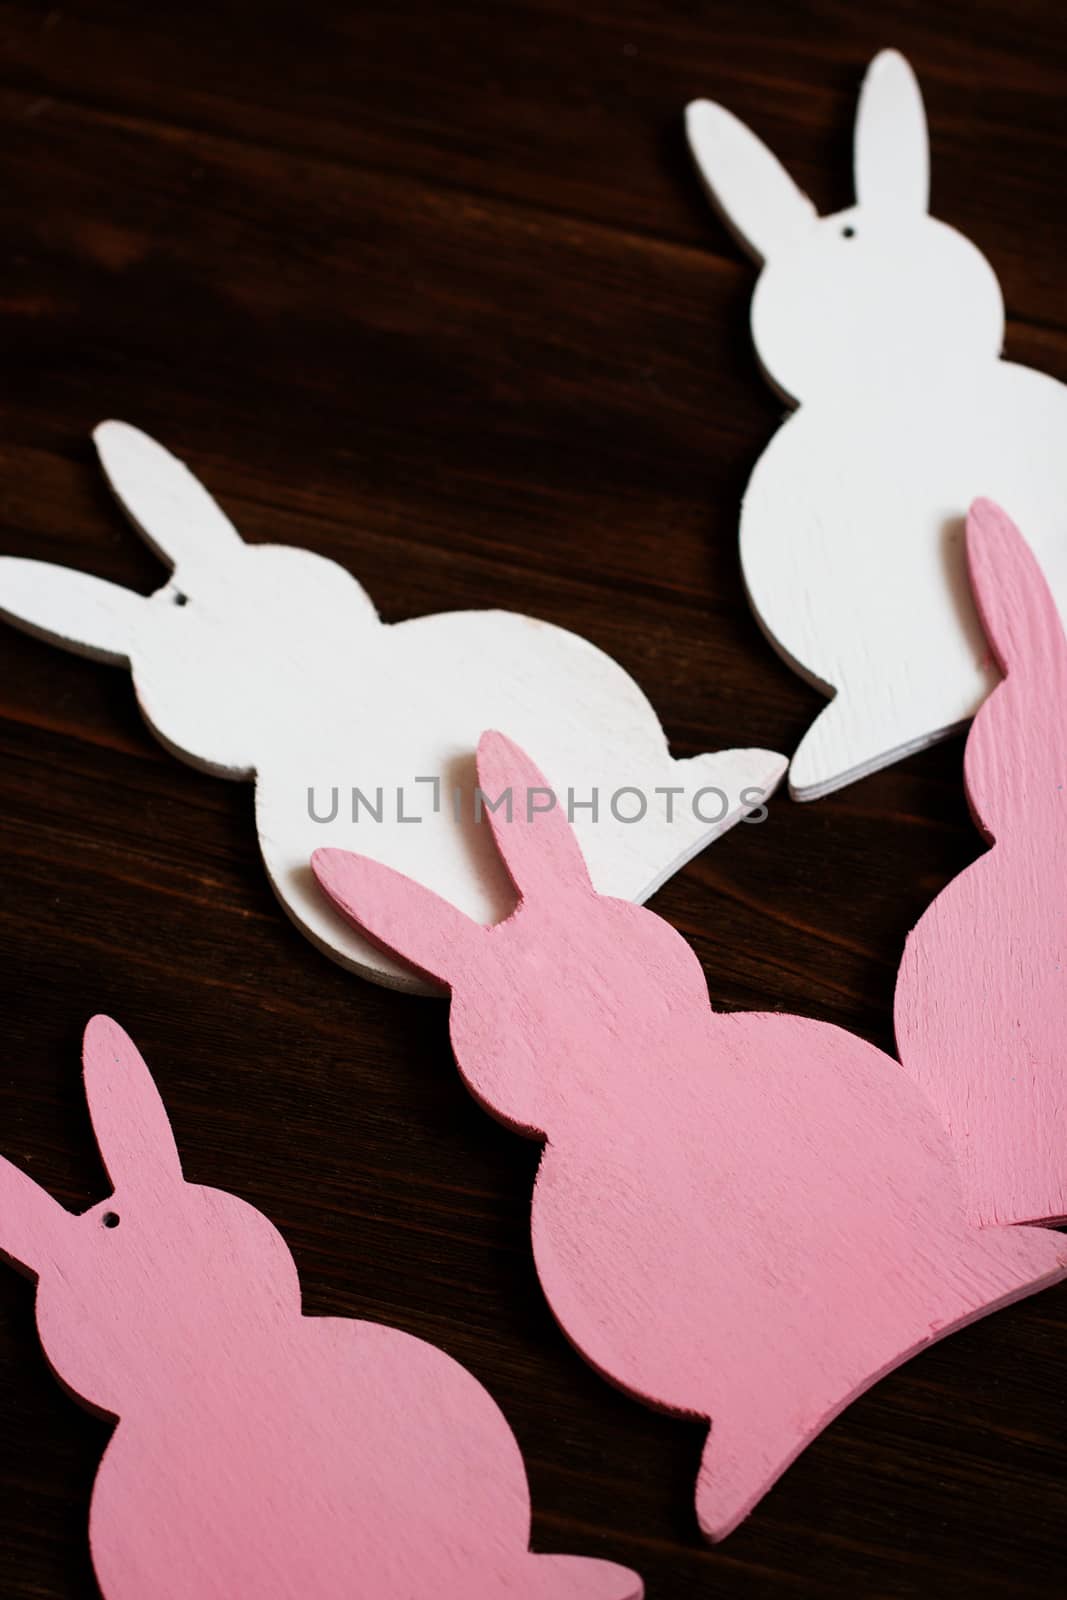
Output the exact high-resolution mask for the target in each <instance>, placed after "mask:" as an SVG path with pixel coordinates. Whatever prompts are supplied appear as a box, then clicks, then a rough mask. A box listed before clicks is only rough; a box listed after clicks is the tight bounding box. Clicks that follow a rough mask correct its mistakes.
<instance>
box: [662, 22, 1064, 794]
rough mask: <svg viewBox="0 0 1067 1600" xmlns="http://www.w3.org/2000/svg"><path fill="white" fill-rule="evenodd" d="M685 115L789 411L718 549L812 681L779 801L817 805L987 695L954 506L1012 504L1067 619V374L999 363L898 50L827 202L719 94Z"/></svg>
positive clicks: (763, 355)
mask: <svg viewBox="0 0 1067 1600" xmlns="http://www.w3.org/2000/svg"><path fill="white" fill-rule="evenodd" d="M989 92H990V94H993V95H995V93H996V85H995V84H990V86H989ZM686 121H687V128H688V133H689V140H690V144H691V147H692V150H693V154H694V157H695V159H696V161H697V165H698V167H699V169H700V171H701V173H702V175H703V177H704V180H705V182H706V183H707V185H708V189H709V192H710V194H711V195H712V198H713V200H714V201H715V203H716V206H717V207H718V208H719V210H720V211H721V212H722V213H723V214H724V215H725V217H726V219H727V221H728V223H729V224H730V225H731V226H732V227H733V228H734V229H735V231H736V232H737V233H738V235H739V236H740V237H741V238H742V239H743V240H745V242H746V243H747V245H748V247H749V249H750V250H751V252H752V254H753V255H754V256H755V257H756V259H757V261H758V262H759V263H760V272H759V277H758V281H757V283H756V286H755V289H754V292H753V296H752V307H751V314H750V323H751V330H752V342H753V345H754V348H755V354H756V357H757V359H758V361H759V363H760V365H761V367H762V369H763V371H764V373H765V374H766V376H767V378H768V380H769V381H770V383H771V384H772V386H773V387H774V388H775V389H776V391H777V392H778V393H780V394H781V395H782V396H783V397H785V398H786V399H787V400H790V401H791V402H792V403H793V404H794V405H795V406H796V410H795V412H794V414H793V415H792V416H791V417H789V418H788V420H787V421H786V422H785V423H784V424H783V425H782V427H781V428H779V430H778V432H777V433H776V434H775V435H774V437H773V438H772V440H771V441H770V443H769V444H768V446H767V448H766V450H765V451H764V453H763V455H762V456H761V457H760V459H759V461H758V463H757V464H756V467H755V469H754V471H753V473H752V477H751V479H750V480H749V484H748V487H747V489H746V490H745V495H744V500H743V503H742V509H741V521H740V548H741V565H742V569H743V572H744V579H745V588H746V590H747V592H748V595H749V598H750V599H751V601H752V605H753V607H754V609H755V612H756V615H757V617H758V618H759V621H760V624H761V626H762V628H763V629H764V631H765V633H766V635H767V637H768V639H769V640H770V641H771V642H772V643H773V644H774V645H775V647H776V648H777V649H778V651H779V652H780V654H781V655H782V657H783V658H784V660H786V661H787V662H788V663H789V664H790V665H791V666H793V667H794V668H795V669H796V671H798V672H799V673H800V675H801V676H802V677H803V678H805V679H806V680H807V681H808V682H809V683H811V684H813V685H814V686H815V687H817V688H822V689H823V690H824V692H825V693H827V694H829V695H830V696H831V700H830V704H829V705H828V706H827V707H826V708H825V709H824V710H823V711H821V712H820V713H819V715H818V716H817V717H816V719H815V721H814V722H813V723H812V725H811V727H810V728H809V729H808V731H807V732H806V733H805V735H804V737H803V739H802V740H801V742H800V744H799V745H798V746H797V749H796V750H795V752H794V754H793V758H792V761H791V762H790V766H789V787H790V791H791V793H792V794H793V796H794V797H795V798H796V799H798V800H817V799H819V798H820V797H821V796H822V795H826V794H830V793H831V792H832V791H833V790H834V789H838V788H840V787H842V785H844V784H847V783H851V782H854V781H855V780H856V779H858V778H862V777H865V776H867V775H868V774H869V773H871V772H876V771H877V770H878V769H879V768H880V767H883V766H886V765H887V764H889V763H890V762H892V761H896V760H899V759H900V758H901V756H904V755H908V754H911V753H913V752H915V751H917V750H921V749H923V748H925V747H926V746H927V745H929V744H932V743H934V742H936V741H937V740H938V739H943V738H944V737H945V736H946V735H947V734H949V733H951V732H953V730H955V729H957V728H959V727H961V726H963V724H964V723H966V721H967V720H968V718H969V717H971V716H972V715H973V714H974V712H975V711H976V710H977V708H978V707H979V706H980V705H981V703H982V700H983V699H984V698H985V696H986V694H987V693H988V692H989V690H990V689H991V688H992V686H993V683H994V682H995V674H994V671H993V669H992V667H991V665H990V662H989V653H988V650H987V649H986V642H985V638H984V636H983V634H982V629H981V626H980V624H979V622H978V618H977V615H976V612H975V608H974V601H973V599H972V596H971V592H970V586H969V584H968V582H967V570H966V560H965V557H964V550H963V539H962V532H963V521H964V518H965V516H966V513H967V508H968V506H969V505H970V504H971V502H972V500H974V499H976V498H978V497H979V496H981V495H985V496H988V497H990V498H993V499H997V500H999V501H1000V502H1001V503H1002V504H1004V505H1010V506H1013V507H1014V508H1015V514H1016V515H1017V516H1019V517H1020V518H1022V519H1023V520H1024V522H1025V525H1026V527H1027V528H1028V529H1029V530H1030V532H1029V537H1030V541H1031V543H1032V545H1033V547H1034V550H1035V552H1036V553H1037V555H1038V558H1039V560H1040V562H1041V565H1042V567H1043V569H1044V571H1045V573H1046V575H1047V577H1048V580H1049V583H1050V585H1051V587H1052V592H1053V594H1054V595H1055V596H1056V599H1057V602H1058V603H1059V605H1060V606H1061V608H1062V610H1063V614H1064V615H1065V616H1067V448H1065V446H1067V386H1065V385H1064V384H1062V383H1059V382H1057V381H1056V380H1055V379H1054V378H1051V377H1049V376H1048V375H1047V374H1046V373H1043V372H1035V371H1033V370H1031V369H1030V368H1028V367H1026V366H1023V365H1021V364H1019V363H1017V362H1013V361H1010V360H1008V361H1005V360H1002V359H1001V356H1002V351H1003V346H1004V304H1003V298H1002V295H1001V289H1000V284H999V283H998V281H997V277H996V271H995V264H991V263H990V262H989V261H988V260H987V259H986V258H985V257H984V256H983V255H982V253H981V251H980V250H978V249H976V248H975V246H974V244H973V243H972V242H971V241H970V240H969V239H968V238H966V237H965V236H964V235H963V234H962V233H960V232H959V230H958V229H955V228H952V227H949V226H947V225H946V224H945V222H944V221H942V220H941V219H940V214H939V211H938V209H937V208H935V209H934V210H933V211H931V210H929V209H928V201H929V192H930V162H929V153H928V134H927V127H926V118H925V114H924V108H923V101H922V93H921V90H920V88H919V84H918V82H917V81H916V78H915V74H914V72H913V71H912V69H911V67H910V66H909V64H908V62H907V61H906V59H905V58H904V56H903V55H901V54H900V52H899V51H896V50H883V51H880V52H879V54H878V55H877V56H876V57H875V58H874V60H873V61H872V63H871V65H870V67H869V68H868V70H867V73H866V76H865V77H864V79H863V86H862V89H861V90H860V94H859V104H858V107H857V110H856V121H855V133H854V167H855V203H854V204H852V205H850V206H848V207H847V208H846V209H845V210H841V211H834V212H832V213H831V214H830V215H829V216H822V217H820V216H818V215H817V214H816V212H815V210H814V207H813V206H812V203H811V201H810V200H809V199H808V197H807V196H806V195H804V194H803V193H802V192H801V191H800V189H799V188H798V187H797V185H796V184H795V183H794V181H793V179H792V178H791V177H790V176H789V174H788V173H787V172H786V170H785V168H784V167H783V166H782V165H780V163H779V161H778V160H777V159H776V157H775V155H774V154H773V153H772V152H771V151H770V150H769V149H768V148H767V147H766V146H765V145H764V144H763V143H762V141H761V140H760V139H759V138H758V137H757V136H756V135H755V134H754V133H753V132H752V131H751V130H750V129H748V128H747V127H746V126H745V124H744V123H743V122H741V121H739V120H738V118H736V117H735V116H733V115H732V113H731V112H730V111H728V110H727V109H726V108H724V107H723V106H720V105H717V104H715V103H713V102H710V101H706V100H701V101H696V102H694V103H693V104H692V105H691V106H690V107H689V109H688V112H687V117H686ZM981 156H982V159H983V160H986V161H995V160H996V158H997V147H996V145H995V144H994V145H992V146H989V147H986V148H984V149H983V150H982V152H981ZM785 159H786V160H787V161H788V157H786V158H785Z"/></svg>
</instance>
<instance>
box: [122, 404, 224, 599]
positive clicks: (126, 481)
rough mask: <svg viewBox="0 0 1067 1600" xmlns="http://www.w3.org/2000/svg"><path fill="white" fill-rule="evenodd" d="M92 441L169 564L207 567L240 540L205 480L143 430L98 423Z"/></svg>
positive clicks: (142, 529)
mask: <svg viewBox="0 0 1067 1600" xmlns="http://www.w3.org/2000/svg"><path fill="white" fill-rule="evenodd" d="M93 442H94V444H95V445H96V449H97V453H98V454H99V457H100V465H101V466H102V467H103V469H104V473H105V475H106V477H107V481H108V483H109V484H110V485H111V489H112V492H113V493H114V495H115V498H116V499H117V500H118V502H119V504H120V505H121V506H122V509H123V510H124V511H125V512H126V515H127V516H128V517H129V519H130V521H131V522H132V523H133V525H134V527H135V528H136V529H137V530H138V532H139V533H140V534H141V535H142V536H143V537H144V539H145V540H146V541H147V543H148V544H150V545H151V547H152V549H153V550H154V551H155V552H156V554H157V555H158V556H161V557H162V559H163V560H164V561H166V562H167V563H168V564H169V565H170V566H172V567H176V568H178V569H185V570H186V571H188V570H190V569H193V570H195V569H197V568H201V569H206V570H207V571H210V570H211V568H212V567H214V566H216V565H217V564H218V562H219V558H220V557H222V556H225V554H226V552H227V551H228V550H234V549H237V548H238V547H239V546H241V545H242V544H243V542H244V541H243V540H242V538H241V536H240V534H239V533H238V532H237V529H236V528H235V527H234V525H233V523H232V522H231V521H230V519H229V517H227V516H226V515H225V514H224V513H223V512H222V511H221V510H220V508H219V507H218V506H217V505H216V503H215V501H214V500H213V499H212V498H211V496H210V495H209V494H208V492H207V490H206V489H205V488H204V486H203V484H202V483H199V482H198V481H197V479H196V478H194V477H193V474H192V473H191V472H190V471H189V468H188V467H187V466H185V464H184V463H183V462H181V461H179V460H178V458H177V456H172V455H171V453H170V451H169V450H164V448H163V446H162V445H161V444H157V443H156V441H155V440H154V439H150V438H149V437H148V434H147V433H142V432H141V431H140V429H139V428H131V427H130V425H129V423H126V422H101V423H100V425H99V427H97V428H95V429H94V430H93Z"/></svg>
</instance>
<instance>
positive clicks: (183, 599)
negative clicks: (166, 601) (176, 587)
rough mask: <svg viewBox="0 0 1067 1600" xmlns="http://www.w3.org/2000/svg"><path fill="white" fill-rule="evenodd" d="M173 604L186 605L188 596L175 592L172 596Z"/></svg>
mask: <svg viewBox="0 0 1067 1600" xmlns="http://www.w3.org/2000/svg"><path fill="white" fill-rule="evenodd" d="M174 604H175V605H176V606H187V605H188V604H189V596H188V595H187V594H176V595H175V596H174Z"/></svg>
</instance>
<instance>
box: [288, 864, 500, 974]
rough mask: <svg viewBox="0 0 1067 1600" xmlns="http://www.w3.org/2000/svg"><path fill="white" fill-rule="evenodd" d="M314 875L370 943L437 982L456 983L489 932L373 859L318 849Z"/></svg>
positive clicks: (402, 875) (438, 898)
mask: <svg viewBox="0 0 1067 1600" xmlns="http://www.w3.org/2000/svg"><path fill="white" fill-rule="evenodd" d="M311 870H312V871H313V872H314V874H315V877H316V878H317V879H318V883H319V887H320V888H321V889H322V891H323V893H324V894H325V895H326V896H327V897H328V898H329V899H330V900H332V901H333V903H334V905H335V906H336V907H337V908H338V910H339V911H342V912H343V913H344V915H345V916H346V917H348V918H349V920H350V921H352V922H354V923H355V925H356V927H357V928H359V929H360V930H361V931H362V932H363V933H365V934H366V935H367V937H368V939H373V941H374V943H375V944H378V945H381V947H382V949H383V950H388V951H390V952H391V954H393V955H396V956H399V957H400V959H401V960H402V961H410V963H411V965H412V966H413V967H417V968H418V969H419V971H420V972H422V973H425V975H426V976H427V977H428V978H433V979H434V980H435V981H436V982H437V983H444V984H451V982H452V979H453V977H454V976H455V975H456V974H457V973H459V972H461V971H462V970H463V969H464V967H466V966H467V965H468V964H469V962H470V953H471V952H472V951H473V950H474V949H475V948H477V946H478V945H479V944H480V942H481V940H483V939H484V938H485V936H486V934H487V932H488V930H487V929H486V928H483V927H482V925H481V924H480V923H478V922H475V921H474V920H473V919H472V918H471V917H468V916H467V915H466V914H465V913H464V912H462V911H460V910H459V909H458V908H457V907H456V906H454V905H451V904H450V902H449V901H447V900H442V899H441V896H440V895H438V894H434V892H433V890H432V889H427V888H425V887H424V885H423V884H421V883H416V882H415V881H414V879H413V878H407V877H405V876H404V874H403V873H402V872H397V871H396V869H395V867H387V866H385V865H383V863H382V862H380V861H372V860H371V859H370V857H369V856H357V855H354V854H353V853H352V852H351V851H349V850H331V849H322V850H316V851H315V853H314V855H313V856H312V857H311Z"/></svg>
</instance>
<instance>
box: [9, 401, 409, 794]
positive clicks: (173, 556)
mask: <svg viewBox="0 0 1067 1600" xmlns="http://www.w3.org/2000/svg"><path fill="white" fill-rule="evenodd" d="M94 439H95V442H96V447H97V450H98V452H99V456H100V461H101V465H102V466H103V469H104V472H105V474H106V475H107V478H108V481H109V483H110V485H111V488H112V489H113V491H114V493H115V495H116V497H117V499H118V501H119V503H120V504H121V506H122V507H123V509H124V510H125V511H126V513H127V515H128V516H129V518H130V520H131V522H132V523H133V525H134V527H135V528H137V529H138V531H139V532H140V533H141V534H142V535H143V536H144V538H145V540H146V541H147V543H148V544H149V545H151V547H152V549H153V550H155V552H156V553H157V555H159V556H161V557H162V559H163V560H164V561H166V562H167V563H168V564H169V565H170V566H171V567H172V568H173V576H172V578H171V579H170V581H169V582H168V583H166V584H165V585H164V586H163V588H161V589H159V590H157V592H156V593H155V594H153V595H151V596H150V597H147V598H146V597H145V596H142V595H139V594H135V593H133V592H132V591H131V590H128V589H122V588H119V587H118V586H117V585H115V584H112V583H107V582H105V581H104V580H103V579H101V578H95V577H91V576H90V575H89V574H88V573H84V572H76V571H72V570H70V569H68V568H65V567H58V566H52V565H49V564H48V563H46V562H41V561H24V560H18V559H15V558H12V557H6V558H3V559H0V616H4V617H6V618H7V619H8V620H9V621H10V622H13V623H15V624H16V626H19V627H22V628H25V629H26V630H27V631H28V632H30V633H35V634H37V635H39V636H41V637H43V638H45V639H48V640H50V641H51V642H52V643H54V644H59V645H62V646H63V647H65V648H66V649H68V650H73V651H75V652H76V653H78V654H80V655H86V656H91V657H93V658H95V659H97V660H101V661H108V662H113V663H116V664H120V665H128V666H130V667H131V668H132V670H133V677H134V684H135V687H136V690H137V697H138V700H139V702H140V705H141V709H142V711H143V712H144V715H145V717H146V719H147V720H148V722H149V723H150V724H151V726H152V727H153V728H154V729H155V731H156V732H157V733H158V734H159V737H160V738H161V739H162V740H163V742H164V743H165V744H167V745H169V746H171V747H172V748H174V749H175V750H176V751H177V752H178V753H179V754H181V755H184V756H186V757H187V759H189V760H191V761H193V762H195V763H196V764H198V765H200V766H203V767H206V768H207V769H208V770H209V771H214V772H219V773H222V774H223V775H225V776H234V777H244V776H249V775H251V773H252V772H253V770H254V768H255V766H256V762H257V758H258V756H259V754H260V752H261V751H262V750H263V748H264V746H265V745H266V746H267V747H268V748H269V742H270V740H271V730H272V728H274V727H275V726H276V725H277V724H278V723H279V722H285V721H286V720H287V719H288V720H289V721H290V722H294V721H295V722H296V723H297V725H298V726H299V725H300V724H301V722H302V719H305V718H306V717H307V716H308V710H309V702H310V703H314V702H315V701H316V700H317V699H318V698H321V697H322V692H323V687H324V685H325V687H326V688H328V687H329V684H330V683H331V681H332V682H336V681H337V680H338V679H340V678H343V677H344V676H345V667H346V664H347V663H348V662H349V661H351V660H352V659H353V656H354V655H358V651H359V648H360V642H361V640H362V639H363V638H364V637H365V636H366V634H367V632H368V630H369V629H371V628H373V627H374V626H376V623H377V617H376V613H375V611H374V607H373V605H372V603H371V601H370V599H369V597H368V596H367V594H366V592H365V591H364V590H363V589H362V588H361V586H360V585H359V584H358V583H357V582H356V580H355V579H354V578H353V577H352V576H351V574H350V573H348V572H346V571H345V570H344V568H343V567H339V566H337V565H336V563H335V562H332V561H329V560H326V559H325V558H324V557H321V556H316V555H314V554H313V553H312V552H311V551H308V550H298V549H293V548H289V547H287V546H283V545H248V544H245V542H244V541H243V539H242V538H241V537H240V535H239V534H238V532H237V530H236V529H235V528H234V526H233V524H232V523H231V522H230V521H229V519H228V518H227V517H226V516H225V515H224V514H223V512H222V511H221V510H220V508H219V507H218V506H217V505H216V503H215V501H214V500H213V499H212V498H211V496H210V495H209V494H208V492H207V490H206V489H204V488H203V486H202V485H201V484H200V483H198V482H197V480H196V479H195V478H194V477H193V475H192V474H191V473H190V472H189V470H188V468H186V467H185V466H184V465H183V464H182V463H181V462H180V461H178V460H177V459H176V458H175V457H174V456H172V455H171V454H170V453H169V452H168V451H166V450H164V449H163V447H162V446H161V445H159V444H157V443H156V442H155V441H154V440H153V439H150V438H149V437H148V436H147V434H144V433H141V432H139V431H138V429H136V428H131V427H129V426H128V425H127V424H126V423H123V422H105V423H102V424H101V425H100V426H99V427H98V428H97V429H96V431H95V434H94Z"/></svg>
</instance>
